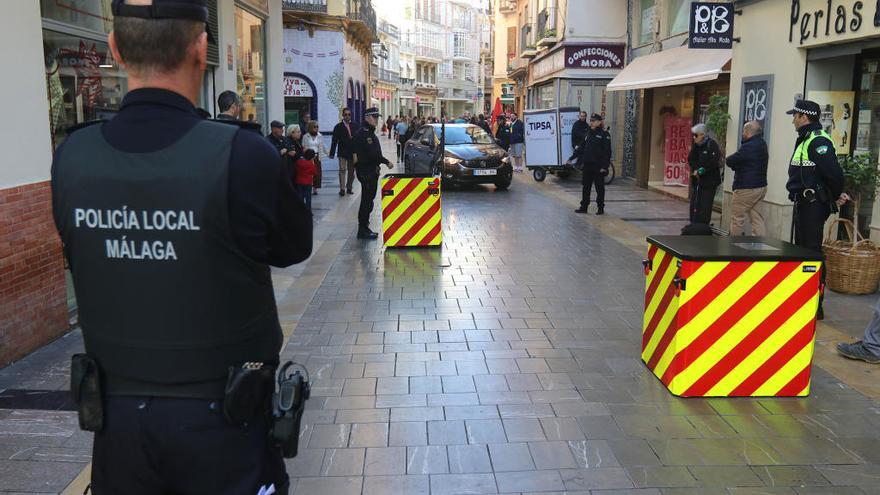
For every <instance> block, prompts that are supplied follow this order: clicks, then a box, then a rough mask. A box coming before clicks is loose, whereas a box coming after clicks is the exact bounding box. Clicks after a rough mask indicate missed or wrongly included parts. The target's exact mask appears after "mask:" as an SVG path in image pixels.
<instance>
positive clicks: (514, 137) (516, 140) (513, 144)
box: [509, 112, 526, 172]
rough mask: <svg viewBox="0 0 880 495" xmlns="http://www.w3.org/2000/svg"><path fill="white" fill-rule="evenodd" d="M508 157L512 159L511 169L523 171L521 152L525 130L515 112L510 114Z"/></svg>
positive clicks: (523, 145) (523, 146)
mask: <svg viewBox="0 0 880 495" xmlns="http://www.w3.org/2000/svg"><path fill="white" fill-rule="evenodd" d="M509 127H510V159H511V161H513V171H514V172H522V171H523V152H524V148H525V140H526V130H525V125H523V123H522V121H521V120H519V119H518V118H517V115H516V113H515V112H511V114H510V125H509Z"/></svg>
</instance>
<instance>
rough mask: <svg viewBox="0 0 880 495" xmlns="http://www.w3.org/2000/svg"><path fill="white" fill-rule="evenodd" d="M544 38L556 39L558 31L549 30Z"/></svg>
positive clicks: (545, 32)
mask: <svg viewBox="0 0 880 495" xmlns="http://www.w3.org/2000/svg"><path fill="white" fill-rule="evenodd" d="M544 37H545V38H555V37H556V30H555V29H548V30H546V31H544Z"/></svg>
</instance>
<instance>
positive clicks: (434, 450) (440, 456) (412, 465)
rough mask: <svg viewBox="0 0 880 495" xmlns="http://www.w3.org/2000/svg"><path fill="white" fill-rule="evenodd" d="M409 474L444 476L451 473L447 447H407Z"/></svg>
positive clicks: (407, 469) (407, 470) (407, 468)
mask: <svg viewBox="0 0 880 495" xmlns="http://www.w3.org/2000/svg"><path fill="white" fill-rule="evenodd" d="M406 454H407V459H406V472H407V474H442V473H448V472H449V461H448V458H447V456H446V447H445V446H442V445H429V446H425V447H407V449H406Z"/></svg>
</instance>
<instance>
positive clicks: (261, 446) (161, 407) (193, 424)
mask: <svg viewBox="0 0 880 495" xmlns="http://www.w3.org/2000/svg"><path fill="white" fill-rule="evenodd" d="M104 407H105V410H104V412H105V414H104V429H103V430H102V431H100V432H98V433H96V434H95V438H94V448H93V453H92V491H91V493H92V494H94V495H118V494H125V495H201V494H206V493H211V494H223V495H240V494H245V493H247V494H256V493H257V492H258V491H259V490H260V488H261V487H264V486H265V487H268V486H270V485H275V493H277V494H287V493H288V491H289V489H290V486H289V485H290V480H289V479H288V477H287V472H286V470H285V467H284V461H283V459H282V458H281V454H280V451H279V450H278V449H277V448H274V447H273V446H271V445H270V443H269V440H268V428H269V426H268V424H267V422H266V421H257V422H255V423H253V424H249V425H247V426H246V427H245V426H231V425H229V424H228V423H227V422H226V420H225V419H224V417H223V407H222V404H221V402H220V401H210V400H200V399H175V398H158V397H110V398H108V399H107V400H106V401H105V406H104Z"/></svg>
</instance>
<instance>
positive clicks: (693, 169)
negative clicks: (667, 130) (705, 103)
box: [688, 124, 721, 225]
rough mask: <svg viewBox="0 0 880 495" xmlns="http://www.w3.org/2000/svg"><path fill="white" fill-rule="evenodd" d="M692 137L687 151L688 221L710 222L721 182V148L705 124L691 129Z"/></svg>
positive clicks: (707, 223) (706, 223)
mask: <svg viewBox="0 0 880 495" xmlns="http://www.w3.org/2000/svg"><path fill="white" fill-rule="evenodd" d="M691 133H692V135H693V138H694V142H693V146H691V151H690V153H688V167H689V168H690V173H691V181H690V184H691V186H690V196H691V200H690V208H691V215H690V221H691V223H699V224H704V225H709V224H710V222H711V221H712V205H713V204H714V202H715V191H717V190H718V186H719V185H720V184H721V150H720V148H718V143H716V142H715V140H714V139H712V138H710V137H709V135H708V129H707V128H706V124H697V125H695V126H693V127H692V128H691Z"/></svg>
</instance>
